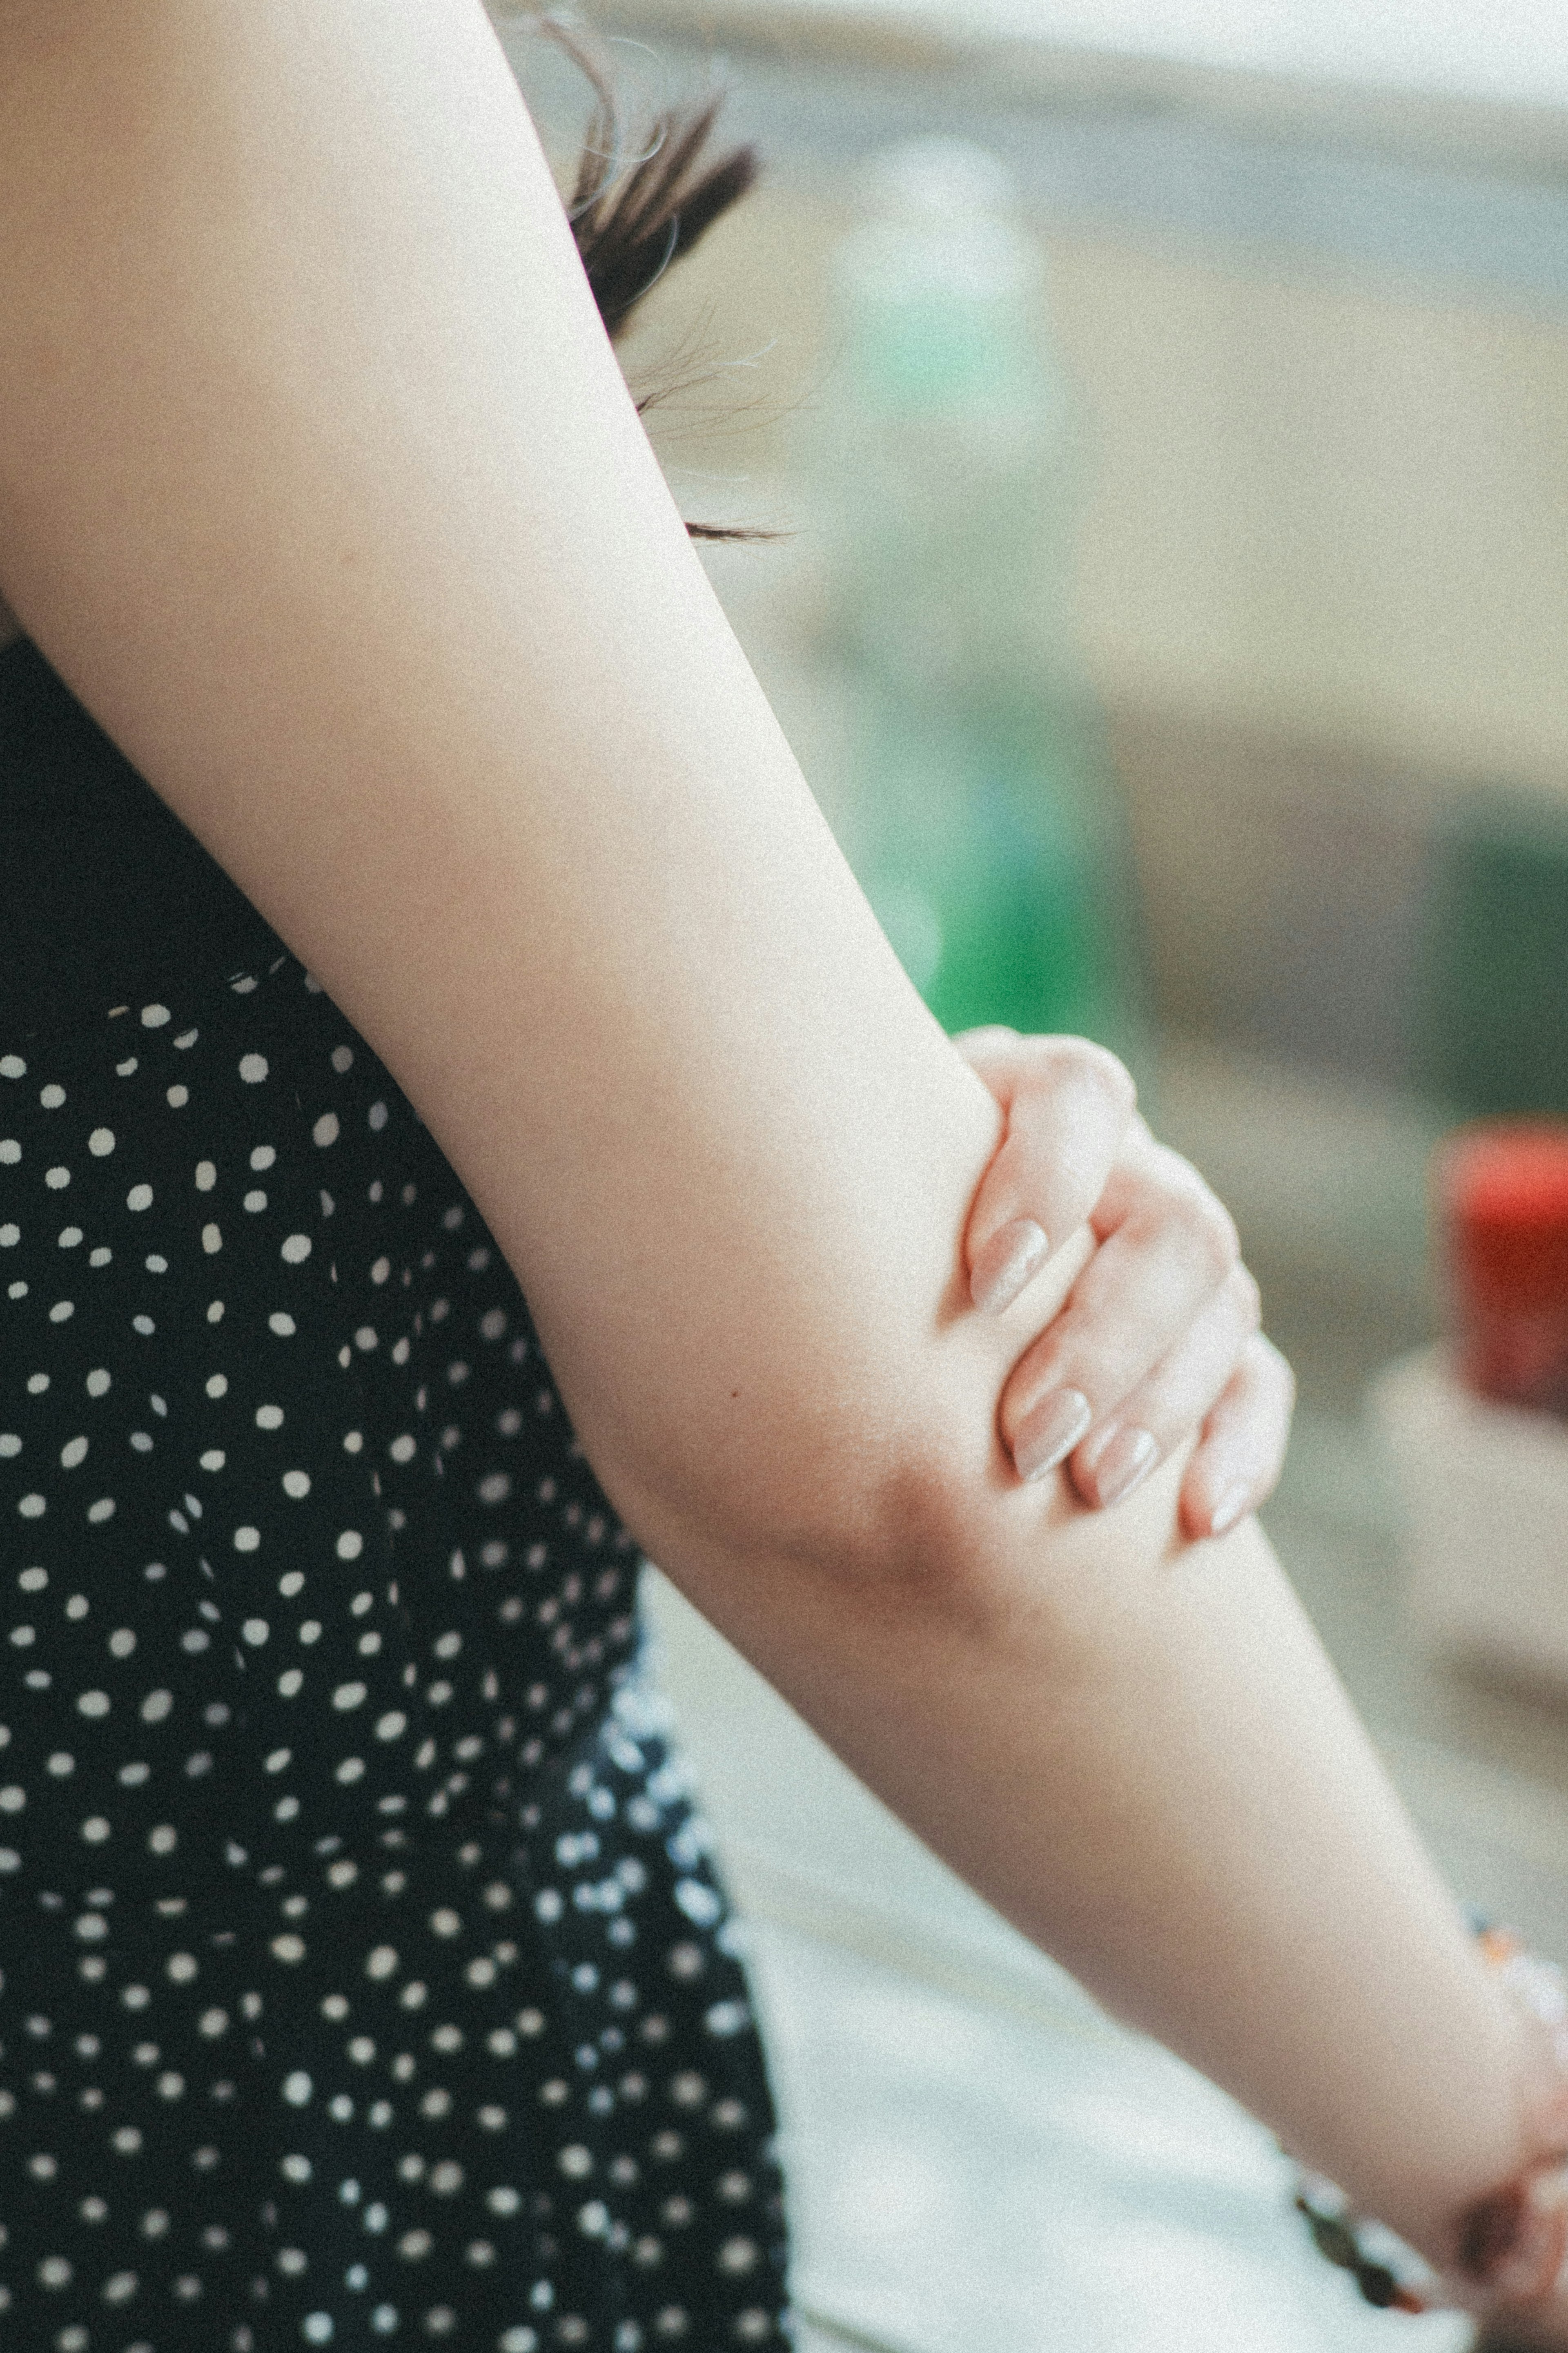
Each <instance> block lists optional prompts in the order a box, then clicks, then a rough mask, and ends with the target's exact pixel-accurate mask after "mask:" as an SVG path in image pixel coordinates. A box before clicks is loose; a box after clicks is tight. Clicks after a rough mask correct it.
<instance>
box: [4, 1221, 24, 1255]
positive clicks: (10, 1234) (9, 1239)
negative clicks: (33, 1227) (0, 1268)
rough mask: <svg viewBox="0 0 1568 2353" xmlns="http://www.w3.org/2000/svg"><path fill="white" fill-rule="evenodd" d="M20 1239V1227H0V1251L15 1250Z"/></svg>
mask: <svg viewBox="0 0 1568 2353" xmlns="http://www.w3.org/2000/svg"><path fill="white" fill-rule="evenodd" d="M21 1239H22V1229H21V1227H20V1226H12V1225H5V1226H0V1250H15V1249H16V1244H17V1243H18V1242H19V1241H20V1240H21Z"/></svg>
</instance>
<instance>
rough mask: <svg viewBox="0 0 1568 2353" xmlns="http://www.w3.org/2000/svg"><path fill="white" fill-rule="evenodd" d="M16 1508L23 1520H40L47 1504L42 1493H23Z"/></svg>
mask: <svg viewBox="0 0 1568 2353" xmlns="http://www.w3.org/2000/svg"><path fill="white" fill-rule="evenodd" d="M16 1509H17V1511H18V1512H19V1513H20V1514H21V1515H22V1517H23V1519H25V1520H41V1519H42V1518H43V1516H44V1514H45V1513H46V1512H47V1509H48V1505H47V1504H46V1503H45V1501H44V1498H43V1497H42V1495H24V1496H23V1498H22V1500H21V1502H20V1503H19V1504H17V1506H16Z"/></svg>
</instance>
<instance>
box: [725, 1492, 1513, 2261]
mask: <svg viewBox="0 0 1568 2353" xmlns="http://www.w3.org/2000/svg"><path fill="white" fill-rule="evenodd" d="M1178 1478H1179V1466H1176V1465H1173V1466H1171V1467H1170V1469H1168V1470H1167V1471H1165V1472H1162V1473H1161V1474H1160V1477H1159V1479H1158V1481H1157V1482H1155V1483H1154V1484H1153V1485H1152V1488H1151V1490H1150V1492H1149V1493H1147V1494H1144V1495H1141V1496H1139V1497H1138V1498H1135V1499H1134V1500H1133V1501H1132V1502H1131V1503H1130V1504H1124V1505H1122V1506H1121V1507H1120V1509H1119V1511H1118V1512H1117V1513H1116V1514H1113V1515H1111V1516H1110V1518H1096V1517H1094V1516H1092V1515H1090V1514H1086V1513H1081V1512H1079V1511H1076V1510H1075V1509H1074V1508H1073V1507H1072V1506H1071V1505H1070V1504H1063V1503H1062V1502H1061V1500H1060V1499H1059V1498H1057V1499H1053V1500H1052V1501H1051V1503H1050V1504H1048V1505H1047V1506H1045V1507H1041V1506H1040V1504H1039V1503H1038V1500H1037V1498H1034V1497H1032V1496H1031V1494H1030V1493H1029V1491H1016V1490H1015V1491H1014V1492H1013V1493H1012V1494H1011V1495H1004V1496H999V1497H996V1498H994V1499H993V1501H994V1517H993V1519H992V1522H991V1525H990V1526H989V1528H988V1530H987V1531H986V1532H985V1533H984V1535H982V1533H981V1529H980V1525H979V1514H978V1513H977V1514H976V1515H975V1518H974V1520H973V1521H972V1522H971V1523H970V1524H968V1525H965V1526H964V1527H963V1528H961V1529H957V1530H953V1531H951V1532H949V1535H948V1538H947V1539H946V1540H945V1541H942V1540H934V1539H933V1549H934V1550H936V1551H938V1552H944V1553H945V1554H946V1556H947V1557H948V1559H949V1560H950V1561H951V1559H952V1557H954V1556H963V1557H967V1559H968V1561H969V1563H970V1572H971V1576H972V1578H973V1582H971V1583H970V1584H968V1585H966V1586H963V1587H961V1588H958V1589H956V1590H955V1589H954V1588H953V1587H952V1585H944V1584H943V1583H942V1582H941V1580H940V1579H936V1578H932V1579H926V1578H922V1577H921V1575H920V1574H919V1573H918V1568H917V1569H912V1570H911V1574H910V1578H909V1581H908V1583H907V1585H906V1586H905V1587H904V1588H902V1589H900V1590H893V1591H888V1592H882V1593H873V1594H870V1595H867V1596H863V1597H858V1596H855V1595H848V1596H847V1595H846V1594H845V1592H844V1591H843V1589H842V1588H841V1587H839V1586H837V1585H832V1586H828V1585H826V1584H819V1585H817V1586H816V1587H815V1588H814V1587H812V1586H811V1585H809V1584H808V1583H807V1582H805V1580H804V1579H802V1578H800V1577H798V1576H795V1577H791V1578H786V1577H784V1576H782V1575H781V1576H775V1577H773V1578H772V1579H770V1580H768V1581H767V1582H766V1583H765V1584H764V1582H763V1579H762V1578H761V1577H757V1578H754V1579H752V1580H750V1581H745V1580H741V1579H734V1578H727V1577H718V1576H714V1575H712V1574H711V1573H710V1571H709V1569H708V1568H707V1567H706V1566H705V1565H703V1564H701V1563H698V1564H694V1565H688V1566H687V1568H686V1573H685V1576H684V1581H685V1582H686V1584H687V1587H688V1589H689V1591H691V1592H692V1593H693V1594H694V1596H695V1598H696V1599H698V1600H699V1601H700V1604H701V1606H702V1607H703V1608H704V1609H707V1610H709V1611H710V1613H711V1614H712V1615H714V1616H715V1617H716V1619H717V1620H718V1621H719V1622H720V1624H721V1626H722V1627H723V1629H724V1630H725V1631H726V1632H728V1633H729V1634H730V1635H731V1639H733V1640H734V1641H737V1643H738V1644H739V1645H740V1646H741V1647H742V1649H743V1650H744V1651H746V1652H747V1654H748V1655H749V1656H751V1657H752V1659H753V1661H754V1662H756V1663H757V1664H758V1665H759V1666H760V1667H761V1668H762V1669H763V1672H765V1673H766V1674H767V1675H768V1676H769V1678H770V1679H771V1680H772V1681H773V1682H774V1683H776V1684H777V1685H778V1686H779V1688H780V1689H781V1690H783V1691H784V1693H785V1694H786V1696H788V1697H789V1698H790V1699H791V1700H792V1702H793V1703H794V1704H795V1706H796V1707H797V1708H798V1709H799V1710H800V1712H801V1713H802V1714H803V1715H805V1717H806V1718H807V1720H808V1721H809V1722H811V1723H812V1724H813V1725H815V1726H816V1729H817V1730H818V1731H819V1732H821V1733H822V1734H823V1735H824V1736H826V1738H827V1739H828V1740H829V1742H830V1743H831V1744H832V1745H833V1746H835V1747H836V1748H837V1750H838V1752H839V1754H840V1755H842V1756H843V1757H845V1758H846V1760H847V1762H848V1763H849V1764H850V1765H851V1766H852V1767H854V1768H855V1769H856V1771H857V1772H858V1773H859V1774H861V1776H862V1777H863V1778H865V1779H866V1780H867V1781H868V1784H869V1785H870V1786H871V1787H872V1788H874V1789H876V1790H877V1791H878V1793H879V1795H880V1796H881V1797H882V1798H883V1799H885V1800H886V1802H887V1803H889V1805H890V1806H891V1807H892V1808H893V1809H894V1810H895V1811H897V1812H898V1813H899V1814H900V1815H901V1816H902V1818H903V1819H904V1820H907V1821H909V1822H910V1823H911V1824H912V1825H913V1827H914V1828H915V1829H917V1830H918V1831H920V1832H921V1835H922V1836H923V1837H924V1838H926V1839H927V1840H928V1841H929V1842H930V1843H931V1845H932V1846H933V1847H934V1848H935V1849H936V1850H937V1851H938V1852H941V1853H942V1855H943V1856H944V1857H945V1858H946V1859H947V1860H948V1861H949V1862H951V1863H952V1865H953V1866H954V1868H955V1869H957V1870H958V1871H959V1872H960V1873H962V1874H963V1876H964V1877H965V1878H967V1879H968V1880H969V1881H970V1882H971V1883H972V1884H973V1885H974V1886H976V1887H977V1888H979V1889H980V1890H981V1892H982V1893H983V1894H985V1895H986V1896H987V1898H988V1899H989V1900H990V1901H991V1902H993V1903H994V1905H997V1907H998V1908H999V1909H1000V1910H1001V1911H1003V1912H1004V1913H1005V1915H1007V1916H1008V1917H1009V1918H1011V1919H1012V1920H1013V1921H1014V1922H1015V1923H1016V1925H1017V1926H1019V1927H1021V1928H1022V1929H1023V1930H1024V1931H1025V1932H1026V1934H1027V1935H1029V1936H1032V1937H1034V1938H1036V1939H1037V1941H1038V1942H1039V1943H1040V1944H1041V1945H1042V1946H1043V1947H1045V1948H1046V1949H1047V1951H1049V1952H1050V1953H1052V1954H1053V1955H1055V1956H1056V1957H1058V1958H1059V1959H1060V1960H1062V1961H1064V1962H1065V1963H1066V1964H1067V1965H1068V1967H1069V1968H1072V1969H1073V1970H1074V1971H1075V1972H1076V1973H1077V1974H1078V1975H1079V1977H1080V1978H1082V1980H1083V1981H1084V1983H1085V1984H1086V1985H1087V1986H1088V1987H1089V1989H1091V1990H1092V1991H1093V1992H1095V1993H1096V1994H1097V1995H1098V1996H1099V1997H1100V1999H1102V2000H1104V2001H1105V2002H1106V2003H1107V2004H1108V2006H1109V2007H1110V2008H1111V2009H1112V2010H1116V2011H1117V2012H1118V2013H1120V2014H1121V2016H1123V2017H1124V2018H1126V2019H1128V2020H1130V2021H1132V2022H1133V2023H1135V2024H1137V2025H1138V2026H1140V2027H1142V2028H1143V2029H1145V2030H1146V2031H1149V2032H1151V2033H1152V2034H1154V2035H1155V2036H1157V2037H1158V2038H1159V2039H1160V2040H1162V2041H1163V2042H1167V2043H1168V2044H1169V2045H1171V2047H1173V2049H1175V2050H1177V2051H1179V2052H1182V2053H1183V2054H1184V2056H1185V2057H1187V2058H1188V2059H1190V2060H1192V2061H1193V2062H1194V2063H1195V2064H1197V2065H1198V2066H1199V2067H1200V2068H1202V2069H1203V2070H1204V2071H1205V2073H1209V2074H1210V2075H1212V2076H1213V2077H1215V2079H1216V2080H1217V2081H1219V2082H1221V2083H1223V2084H1226V2087H1227V2088H1228V2089H1230V2090H1231V2091H1233V2092H1234V2093H1235V2094H1237V2096H1238V2097H1239V2098H1241V2099H1242V2100H1243V2101H1244V2102H1245V2103H1246V2104H1247V2105H1249V2106H1250V2107H1251V2108H1253V2110H1254V2111H1255V2112H1256V2113H1257V2114H1258V2115H1259V2116H1262V2117H1264V2118H1265V2119H1266V2120H1267V2121H1268V2122H1269V2123H1270V2124H1271V2125H1272V2126H1274V2127H1275V2129H1276V2130H1277V2131H1279V2133H1280V2134H1281V2135H1282V2136H1283V2137H1285V2138H1286V2140H1287V2141H1288V2143H1289V2145H1290V2146H1291V2147H1293V2148H1294V2149H1295V2150H1296V2152H1297V2153H1298V2154H1299V2155H1300V2157H1301V2158H1303V2159H1304V2160H1305V2161H1308V2162H1310V2163H1311V2164H1312V2165H1313V2166H1314V2167H1316V2168H1319V2169H1321V2170H1322V2171H1324V2172H1326V2173H1328V2174H1330V2175H1331V2177H1333V2178H1334V2179H1339V2180H1341V2181H1342V2182H1343V2183H1344V2184H1345V2185H1346V2186H1347V2188H1349V2189H1351V2190H1352V2193H1353V2194H1354V2195H1355V2197H1356V2198H1357V2200H1358V2201H1359V2202H1360V2203H1361V2204H1362V2206H1363V2210H1364V2211H1370V2212H1373V2213H1376V2214H1378V2215H1379V2216H1381V2217H1383V2218H1384V2219H1386V2220H1387V2221H1391V2222H1392V2223H1394V2225H1395V2227H1397V2228H1399V2229H1401V2230H1402V2231H1403V2232H1405V2234H1406V2235H1408V2236H1409V2237H1410V2238H1411V2239H1412V2241H1413V2242H1415V2243H1418V2244H1421V2245H1423V2247H1424V2248H1425V2249H1426V2251H1427V2252H1429V2253H1432V2254H1433V2255H1434V2256H1437V2255H1440V2254H1442V2253H1444V2242H1443V2232H1444V2231H1445V2228H1449V2227H1451V2226H1452V2224H1453V2223H1454V2221H1455V2220H1456V2218H1457V2216H1458V2213H1459V2212H1460V2211H1461V2210H1462V2209H1464V2208H1465V2207H1466V2206H1467V2205H1468V2204H1469V2203H1470V2202H1472V2201H1473V2200H1475V2199H1477V2198H1478V2197H1479V2196H1480V2195H1481V2194H1482V2193H1483V2192H1485V2191H1486V2190H1487V2189H1490V2188H1491V2187H1493V2186H1494V2185H1496V2184H1497V2183H1499V2182H1500V2181H1502V2180H1503V2179H1507V2178H1508V2177H1509V2176H1510V2174H1511V2173H1512V2172H1513V2171H1514V2170H1515V2169H1516V2168H1517V2167H1518V2166H1519V2164H1520V2163H1521V2159H1522V2157H1523V2155H1524V2153H1525V2150H1524V2137H1523V2117H1522V2111H1521V2092H1522V2086H1521V2063H1522V2046H1521V2040H1520V2036H1519V2033H1518V2030H1517V2026H1516V2022H1515V2020H1514V2018H1513V2015H1512V2012H1511V2010H1510V2007H1509V2005H1508V2004H1507V2002H1506V2001H1505V2000H1504V1999H1503V1997H1502V1995H1501V1994H1500V1990H1499V1988H1498V1986H1497V1984H1496V1982H1495V1980H1494V1979H1493V1978H1491V1976H1490V1975H1489V1973H1487V1972H1486V1971H1485V1970H1484V1969H1483V1968H1482V1967H1481V1966H1480V1965H1479V1962H1478V1960H1477V1958H1476V1956H1475V1952H1474V1949H1473V1946H1472V1944H1471V1940H1470V1938H1469V1937H1468V1934H1467V1933H1466V1931H1465V1930H1464V1928H1463V1926H1462V1925H1461V1924H1460V1923H1459V1922H1458V1919H1457V1917H1456V1914H1455V1910H1454V1906H1453V1905H1452V1903H1451V1900H1450V1899H1449V1897H1448V1896H1447V1893H1446V1892H1445V1890H1444V1889H1443V1888H1442V1886H1441V1885H1440V1884H1439V1883H1437V1881H1436V1878H1435V1876H1434V1874H1433V1873H1432V1871H1431V1868H1430V1866H1429V1864H1428V1863H1427V1862H1426V1858H1425V1856H1424V1854H1423V1853H1422V1852H1421V1850H1420V1848H1419V1845H1418V1843H1417V1841H1415V1836H1414V1834H1413V1832H1412V1831H1411V1829H1410V1826H1409V1824H1408V1822H1407V1820H1406V1819H1405V1815H1404V1813H1403V1811H1402V1810H1401V1808H1400V1806H1399V1803H1398V1801H1397V1799H1395V1797H1394V1794H1393V1792H1392V1790H1391V1788H1390V1787H1389V1784H1388V1781H1387V1778H1386V1776H1385V1775H1384V1772H1383V1770H1382V1767H1381V1766H1380V1765H1379V1763H1378V1760H1377V1758H1376V1757H1375V1756H1374V1754H1373V1752H1372V1750H1371V1748H1370V1746H1369V1744H1368V1742H1367V1740H1366V1738H1365V1736H1364V1734H1363V1731H1362V1728H1361V1726H1360V1725H1359V1724H1358V1723H1357V1721H1356V1719H1355V1718H1354V1716H1353V1715H1352V1711H1351V1709H1350V1707H1349V1705H1348V1703H1347V1702H1346V1700H1345V1697H1344V1695H1343V1693H1342V1690H1341V1688H1340V1685H1339V1683H1338V1682H1337V1680H1336V1678H1335V1677H1334V1675H1333V1672H1332V1670H1331V1667H1330V1666H1329V1664H1328V1662H1327V1661H1326V1659H1325V1658H1324V1656H1323V1653H1322V1651H1321V1646H1320V1645H1319V1643H1318V1642H1317V1640H1316V1638H1315V1636H1314V1635H1313V1633H1312V1631H1311V1630H1310V1626H1309V1625H1308V1623H1307V1621H1306V1620H1305V1619H1304V1617H1303V1614H1302V1612H1301V1610H1300V1607H1299V1605H1298V1603H1297V1602H1296V1600H1295V1599H1294V1596H1293V1595H1292V1594H1291V1592H1290V1590H1289V1586H1288V1584H1287V1583H1286V1581H1285V1579H1284V1577H1283V1576H1282V1575H1281V1573H1280V1571H1279V1567H1278V1564H1277V1563H1276V1561H1275V1559H1274V1557H1273V1555H1272V1553H1271V1551H1270V1549H1269V1547H1268V1544H1267V1542H1266V1541H1265V1540H1264V1539H1263V1537H1262V1536H1261V1535H1260V1534H1259V1532H1258V1528H1257V1526H1256V1525H1255V1524H1253V1523H1247V1524H1246V1525H1244V1526H1243V1527H1242V1528H1240V1529H1238V1530H1237V1532H1236V1533H1235V1534H1234V1535H1231V1536H1229V1537H1227V1538H1226V1539H1225V1540H1224V1541H1223V1542H1221V1543H1218V1544H1208V1545H1203V1546H1181V1545H1179V1544H1178V1543H1176V1542H1175V1541H1173V1538H1172V1536H1171V1534H1170V1526H1171V1517H1172V1511H1173V1498H1174V1494H1175V1490H1176V1483H1177V1481H1178ZM1450 2252H1451V2251H1450Z"/></svg>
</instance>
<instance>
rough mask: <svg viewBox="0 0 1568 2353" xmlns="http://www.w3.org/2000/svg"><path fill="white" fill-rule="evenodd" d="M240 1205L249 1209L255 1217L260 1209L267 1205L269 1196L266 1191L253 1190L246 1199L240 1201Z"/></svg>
mask: <svg viewBox="0 0 1568 2353" xmlns="http://www.w3.org/2000/svg"><path fill="white" fill-rule="evenodd" d="M240 1207H241V1208H244V1209H248V1210H249V1212H250V1214H251V1216H252V1217H253V1218H254V1217H255V1216H257V1215H258V1212H259V1211H260V1210H262V1209H264V1208H266V1207H267V1196H266V1194H265V1193H262V1192H259V1191H257V1190H252V1191H251V1192H248V1193H247V1195H246V1197H245V1198H244V1200H243V1201H242V1202H241V1203H240Z"/></svg>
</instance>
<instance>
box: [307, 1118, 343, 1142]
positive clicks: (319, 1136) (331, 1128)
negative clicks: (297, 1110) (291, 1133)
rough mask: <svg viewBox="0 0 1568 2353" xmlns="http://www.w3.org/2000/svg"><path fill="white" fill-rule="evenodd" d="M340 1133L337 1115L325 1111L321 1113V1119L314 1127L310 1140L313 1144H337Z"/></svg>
mask: <svg viewBox="0 0 1568 2353" xmlns="http://www.w3.org/2000/svg"><path fill="white" fill-rule="evenodd" d="M340 1133H341V1130H340V1129H339V1126H338V1115H337V1113H336V1112H335V1111H324V1112H323V1113H321V1118H320V1119H319V1120H318V1121H317V1122H316V1124H315V1125H314V1127H313V1128H312V1129H311V1130H310V1139H311V1142H312V1143H314V1144H320V1145H328V1144H335V1143H336V1142H337V1140H338V1136H339V1134H340Z"/></svg>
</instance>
